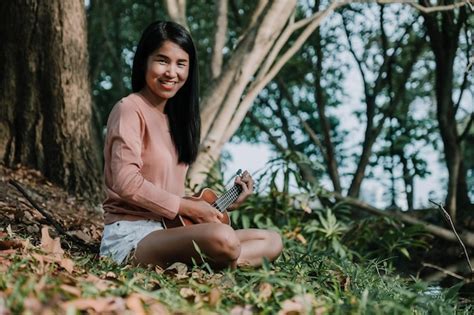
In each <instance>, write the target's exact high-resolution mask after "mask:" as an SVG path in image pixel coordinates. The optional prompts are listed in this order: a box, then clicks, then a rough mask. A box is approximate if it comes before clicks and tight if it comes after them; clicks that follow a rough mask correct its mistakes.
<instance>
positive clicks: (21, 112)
mask: <svg viewBox="0 0 474 315" xmlns="http://www.w3.org/2000/svg"><path fill="white" fill-rule="evenodd" d="M85 23H86V18H85V11H84V2H83V1H82V0H75V1H60V0H54V1H25V0H19V1H3V2H2V3H1V5H0V37H1V38H2V45H3V47H2V49H1V50H0V65H1V68H0V72H1V73H2V76H1V79H0V108H1V115H0V133H1V134H2V137H1V138H2V141H1V143H0V155H1V157H2V160H3V161H4V163H5V164H6V165H8V166H13V165H15V164H17V163H20V164H24V165H27V166H29V167H33V168H36V169H38V170H40V171H42V172H43V173H44V175H45V176H46V177H47V178H48V179H50V180H51V181H53V182H55V183H57V184H59V185H61V186H63V187H65V188H67V189H68V190H69V191H70V192H74V193H79V194H82V195H87V196H89V197H91V198H93V199H94V200H95V201H97V200H98V197H99V196H100V191H101V184H100V183H101V176H100V168H101V166H100V160H101V159H100V150H99V145H98V143H99V142H98V139H99V138H98V135H99V133H98V132H97V130H94V128H93V127H92V110H91V94H90V87H89V80H88V69H89V68H88V55H87V36H86V25H85Z"/></svg>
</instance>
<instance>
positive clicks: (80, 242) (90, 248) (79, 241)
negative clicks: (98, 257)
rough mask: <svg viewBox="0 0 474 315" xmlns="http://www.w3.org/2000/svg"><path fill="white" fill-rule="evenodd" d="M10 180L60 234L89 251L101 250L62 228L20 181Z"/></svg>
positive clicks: (96, 251)
mask: <svg viewBox="0 0 474 315" xmlns="http://www.w3.org/2000/svg"><path fill="white" fill-rule="evenodd" d="M8 182H9V183H10V184H11V185H13V186H14V187H15V188H16V189H18V190H19V191H20V192H21V193H22V194H23V196H25V198H26V199H27V200H28V201H29V202H30V203H31V205H32V206H33V207H34V208H35V209H36V210H38V211H39V212H40V213H41V214H42V215H43V216H44V217H45V219H46V221H48V222H49V223H51V225H53V227H54V228H55V229H56V231H57V232H58V233H59V234H61V235H64V236H65V237H66V238H67V239H69V240H70V241H71V242H73V243H75V244H76V245H78V246H79V247H81V248H83V249H85V250H87V251H89V252H93V253H98V252H99V249H98V247H97V246H96V245H92V244H87V243H86V242H85V241H84V240H82V239H80V238H78V237H77V236H75V235H70V234H68V233H67V232H66V231H65V230H64V229H63V228H62V226H61V225H60V224H59V223H58V222H57V221H56V220H55V219H54V218H53V217H52V216H51V215H49V213H48V212H46V211H45V210H44V209H43V208H41V207H40V206H38V205H37V204H36V202H35V201H34V200H33V199H32V198H31V197H30V196H29V195H28V193H27V192H26V190H25V189H24V188H23V187H21V186H20V184H19V183H18V182H16V181H14V180H13V179H10V180H9V181H8Z"/></svg>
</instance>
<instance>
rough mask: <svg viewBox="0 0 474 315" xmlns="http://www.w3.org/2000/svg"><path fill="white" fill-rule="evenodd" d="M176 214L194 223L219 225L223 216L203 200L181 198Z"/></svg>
mask: <svg viewBox="0 0 474 315" xmlns="http://www.w3.org/2000/svg"><path fill="white" fill-rule="evenodd" d="M178 214H180V215H184V216H186V217H188V218H190V219H191V220H192V221H194V222H195V223H209V222H215V223H221V220H222V218H223V217H224V215H223V214H222V213H221V212H219V210H217V209H216V208H214V207H213V206H211V205H210V204H208V203H207V202H206V201H204V200H196V199H188V198H181V202H180V204H179V211H178Z"/></svg>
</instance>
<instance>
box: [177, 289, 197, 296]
mask: <svg viewBox="0 0 474 315" xmlns="http://www.w3.org/2000/svg"><path fill="white" fill-rule="evenodd" d="M179 294H180V295H181V296H182V297H183V298H185V299H188V298H191V297H195V296H196V292H194V290H193V289H191V288H181V290H179Z"/></svg>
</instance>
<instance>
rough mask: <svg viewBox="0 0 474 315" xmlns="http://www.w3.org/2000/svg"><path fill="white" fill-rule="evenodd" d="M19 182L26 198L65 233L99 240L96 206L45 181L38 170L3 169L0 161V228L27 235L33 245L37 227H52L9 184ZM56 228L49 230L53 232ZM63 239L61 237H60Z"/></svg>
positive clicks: (99, 219) (100, 220) (100, 223)
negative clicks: (48, 215)
mask: <svg viewBox="0 0 474 315" xmlns="http://www.w3.org/2000/svg"><path fill="white" fill-rule="evenodd" d="M10 180H14V181H16V182H17V183H19V184H20V185H21V186H22V187H23V188H24V189H25V191H26V192H27V193H28V194H29V195H30V197H31V198H32V199H33V200H34V201H35V202H36V203H37V204H38V205H39V206H40V207H41V208H42V209H44V210H45V211H46V212H48V213H49V214H50V215H51V217H52V218H53V219H54V220H55V221H57V222H58V223H59V224H60V225H61V226H62V227H63V228H64V229H65V230H66V231H68V233H70V234H73V235H76V236H77V237H78V238H80V239H82V240H84V241H85V242H87V243H91V244H95V245H97V244H98V243H100V238H101V233H102V228H103V217H102V209H101V208H100V206H94V205H92V204H90V203H88V202H87V201H86V200H83V199H80V198H77V197H74V196H71V195H69V194H67V193H66V192H65V191H64V190H63V189H61V188H59V187H57V186H55V185H53V184H52V183H51V182H49V181H48V180H46V179H45V178H44V177H43V176H42V175H41V174H40V172H38V171H36V170H31V169H27V168H25V167H17V168H15V169H10V168H6V167H5V166H4V165H1V164H0V217H1V220H0V229H5V228H7V227H8V226H10V228H11V230H12V231H13V232H14V233H15V234H18V235H22V236H29V237H31V240H32V243H33V244H37V243H38V242H39V239H40V237H41V233H40V230H41V226H43V225H49V226H52V223H51V222H48V221H47V220H46V219H45V217H44V216H43V215H42V214H41V213H40V212H39V211H38V210H36V209H35V208H34V207H33V206H32V205H31V203H30V202H29V201H28V200H27V199H26V198H25V197H24V196H23V195H22V193H21V192H20V191H19V190H18V189H17V188H15V187H14V186H13V185H12V184H10V183H9V181H10ZM54 233H56V231H54V230H51V234H53V236H54V235H55V234H54ZM62 238H64V237H62Z"/></svg>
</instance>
